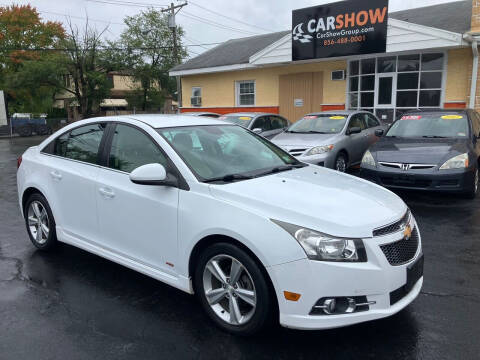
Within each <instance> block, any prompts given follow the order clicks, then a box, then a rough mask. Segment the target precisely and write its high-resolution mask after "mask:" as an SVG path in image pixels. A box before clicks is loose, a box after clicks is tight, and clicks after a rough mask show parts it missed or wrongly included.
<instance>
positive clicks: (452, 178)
mask: <svg viewBox="0 0 480 360" xmlns="http://www.w3.org/2000/svg"><path fill="white" fill-rule="evenodd" d="M360 177H362V178H364V179H366V180H370V181H372V182H374V183H377V184H379V185H382V186H385V187H388V188H392V189H412V190H427V191H445V192H466V191H469V190H470V189H471V187H472V185H473V178H474V171H473V169H466V170H465V169H460V170H457V169H454V170H437V169H436V168H434V169H428V170H408V171H403V170H400V169H390V168H385V167H381V166H379V167H377V168H370V167H368V168H366V167H362V168H361V169H360Z"/></svg>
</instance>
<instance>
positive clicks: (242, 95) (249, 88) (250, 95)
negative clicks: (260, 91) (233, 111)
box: [235, 80, 255, 106]
mask: <svg viewBox="0 0 480 360" xmlns="http://www.w3.org/2000/svg"><path fill="white" fill-rule="evenodd" d="M235 94H236V96H235V97H236V105H237V106H253V105H255V81H254V80H248V81H237V82H236V83H235Z"/></svg>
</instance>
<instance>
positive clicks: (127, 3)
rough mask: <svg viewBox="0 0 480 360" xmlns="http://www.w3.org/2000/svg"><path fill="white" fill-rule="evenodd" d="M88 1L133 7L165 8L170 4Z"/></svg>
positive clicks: (108, 0)
mask: <svg viewBox="0 0 480 360" xmlns="http://www.w3.org/2000/svg"><path fill="white" fill-rule="evenodd" d="M85 1H88V2H94V3H100V4H109V5H122V6H133V7H147V8H149V7H153V8H165V7H168V5H164V4H147V3H137V2H133V1H125V0H120V1H113V0H85Z"/></svg>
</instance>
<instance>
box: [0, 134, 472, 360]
mask: <svg viewBox="0 0 480 360" xmlns="http://www.w3.org/2000/svg"><path fill="white" fill-rule="evenodd" d="M41 139H42V138H40V137H30V138H14V139H0V216H1V219H2V221H1V225H0V320H1V322H0V323H1V326H0V359H32V358H35V359H47V358H65V359H72V360H73V359H96V358H98V359H106V358H114V359H150V358H175V359H180V358H186V359H190V358H201V359H203V358H206V359H209V358H229V359H244V358H255V359H262V358H276V359H292V358H300V359H301V358H317V359H318V358H323V359H334V358H341V359H345V358H357V359H358V358H376V359H384V358H385V359H478V357H479V354H480V343H479V342H478V334H479V333H480V308H479V306H478V301H479V299H480V239H479V235H478V234H479V232H480V200H478V199H477V200H475V201H471V200H465V199H461V198H457V197H455V196H450V195H441V194H438V195H429V194H423V193H400V194H399V195H400V196H401V197H402V198H403V199H404V200H405V201H406V202H407V204H408V205H409V206H410V207H411V209H412V211H413V213H414V215H415V216H416V219H417V221H418V223H419V226H420V230H421V233H422V238H423V250H424V254H425V281H424V287H423V290H422V293H421V294H420V296H419V297H418V298H417V300H416V301H415V302H414V303H413V304H412V305H411V306H409V307H408V308H407V309H405V310H403V311H402V312H400V313H399V314H397V315H395V316H393V317H391V318H388V319H384V320H380V321H375V322H370V323H364V324H360V325H355V326H351V327H348V328H342V329H335V330H328V331H315V332H305V331H294V330H288V329H284V328H280V327H277V328H274V329H271V330H270V331H269V332H267V333H265V334H262V335H260V336H256V337H252V338H241V337H235V336H232V335H229V334H226V333H223V332H221V331H219V330H218V329H217V328H216V327H215V326H214V325H213V324H212V323H211V322H210V321H209V319H208V318H207V316H206V315H205V314H204V312H203V311H202V309H201V308H200V305H199V304H198V303H197V301H196V299H195V298H194V297H192V296H189V295H187V294H185V293H183V292H181V291H179V290H176V289H174V288H172V287H169V286H167V285H165V284H162V283H160V282H158V281H155V280H153V279H150V278H148V277H146V276H143V275H141V274H139V273H136V272H134V271H132V270H129V269H127V268H124V267H122V266H120V265H117V264H115V263H112V262H110V261H108V260H104V259H102V258H100V257H97V256H95V255H92V254H89V253H87V252H84V251H82V250H79V249H76V248H73V247H71V246H68V245H61V246H59V248H58V249H57V250H56V251H54V252H52V253H42V252H39V251H36V250H35V248H34V247H33V245H32V244H31V243H30V241H29V239H28V236H27V232H26V230H25V226H24V222H23V219H22V218H21V215H20V213H19V209H18V203H17V191H16V176H15V174H16V159H17V157H18V156H19V155H21V154H22V152H23V151H24V150H25V149H26V148H27V147H28V146H32V145H35V144H37V143H38V142H40V141H41Z"/></svg>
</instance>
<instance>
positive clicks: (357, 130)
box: [347, 126, 362, 135]
mask: <svg viewBox="0 0 480 360" xmlns="http://www.w3.org/2000/svg"><path fill="white" fill-rule="evenodd" d="M361 132H362V129H360V128H359V127H356V126H355V127H352V128H350V129H348V130H347V135H352V134H360V133H361Z"/></svg>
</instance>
